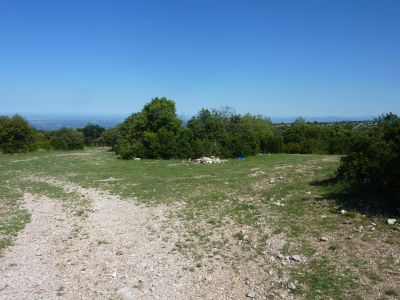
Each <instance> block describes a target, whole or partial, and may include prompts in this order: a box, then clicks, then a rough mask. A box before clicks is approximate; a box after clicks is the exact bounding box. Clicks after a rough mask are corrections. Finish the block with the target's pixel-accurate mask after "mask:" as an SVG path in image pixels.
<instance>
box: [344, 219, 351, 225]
mask: <svg viewBox="0 0 400 300" xmlns="http://www.w3.org/2000/svg"><path fill="white" fill-rule="evenodd" d="M343 224H346V225H351V224H353V221H352V220H345V221H343Z"/></svg>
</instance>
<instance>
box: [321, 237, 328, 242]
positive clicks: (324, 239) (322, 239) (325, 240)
mask: <svg viewBox="0 0 400 300" xmlns="http://www.w3.org/2000/svg"><path fill="white" fill-rule="evenodd" d="M319 241H320V242H327V241H328V239H327V238H326V237H324V236H321V237H320V238H319Z"/></svg>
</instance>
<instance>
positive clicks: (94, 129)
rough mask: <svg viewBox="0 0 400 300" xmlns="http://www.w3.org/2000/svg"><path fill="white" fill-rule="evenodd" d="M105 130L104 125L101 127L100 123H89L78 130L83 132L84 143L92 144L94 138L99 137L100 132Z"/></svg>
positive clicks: (94, 140)
mask: <svg viewBox="0 0 400 300" xmlns="http://www.w3.org/2000/svg"><path fill="white" fill-rule="evenodd" d="M105 130H106V129H105V128H104V127H101V126H100V125H97V124H91V123H89V124H87V125H86V126H85V127H83V128H82V129H80V130H79V131H81V132H82V133H83V137H84V140H85V145H87V146H93V145H94V144H95V142H96V140H97V139H98V138H100V136H101V134H102V133H103V132H104V131H105Z"/></svg>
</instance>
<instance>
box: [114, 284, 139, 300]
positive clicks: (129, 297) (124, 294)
mask: <svg viewBox="0 0 400 300" xmlns="http://www.w3.org/2000/svg"><path fill="white" fill-rule="evenodd" d="M117 295H118V298H119V299H121V300H135V299H138V297H139V294H138V292H137V290H136V289H134V288H131V287H123V288H121V289H119V290H118V291H117Z"/></svg>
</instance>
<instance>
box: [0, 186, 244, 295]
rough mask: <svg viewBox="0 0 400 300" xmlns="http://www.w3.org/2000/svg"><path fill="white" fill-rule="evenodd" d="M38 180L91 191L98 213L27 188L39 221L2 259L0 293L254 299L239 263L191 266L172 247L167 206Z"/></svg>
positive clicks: (87, 193) (27, 200) (29, 202)
mask: <svg viewBox="0 0 400 300" xmlns="http://www.w3.org/2000/svg"><path fill="white" fill-rule="evenodd" d="M36 180H42V181H46V182H48V183H50V184H53V185H56V186H60V187H63V188H64V189H65V190H66V191H75V192H76V193H78V194H80V195H83V196H85V197H89V198H90V199H91V202H92V212H90V213H89V215H88V217H87V218H81V217H77V216H73V215H72V213H71V212H69V211H68V210H67V209H65V208H63V206H62V204H61V203H60V202H59V201H57V200H54V199H49V198H46V197H43V196H40V197H39V196H34V195H31V194H25V195H24V200H25V204H26V207H27V209H28V210H29V211H30V212H31V214H32V221H31V223H29V224H27V226H26V228H25V229H24V230H23V231H22V232H21V233H20V234H19V236H18V238H17V239H16V241H15V244H14V245H13V246H12V247H10V248H8V249H7V250H6V251H5V253H4V255H3V256H2V257H1V258H0V272H1V274H2V275H1V276H0V299H57V298H58V299H109V298H111V299H118V298H122V299H245V298H246V296H245V295H246V293H247V292H248V291H249V287H248V286H246V285H245V282H244V278H242V277H241V276H240V275H238V274H236V273H235V272H233V271H232V270H231V269H228V268H221V269H218V270H216V272H214V273H213V274H207V273H206V271H203V270H196V271H195V272H190V271H185V270H187V269H188V268H189V267H192V266H193V262H191V261H190V260H188V259H186V258H184V257H183V256H181V255H180V254H172V253H171V252H170V251H171V249H172V247H173V245H174V239H175V237H174V233H170V232H167V230H166V229H165V228H164V227H163V224H164V221H165V218H166V214H167V213H168V208H167V207H164V206H157V207H145V206H141V205H138V204H136V203H134V202H133V201H124V200H121V199H120V198H118V197H116V196H112V195H109V194H107V193H104V192H100V191H98V190H95V189H91V188H88V189H85V188H83V187H81V186H79V185H76V184H73V183H70V182H64V181H59V180H57V179H54V178H46V179H43V178H39V179H38V178H36ZM247 299H248V298H247Z"/></svg>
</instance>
